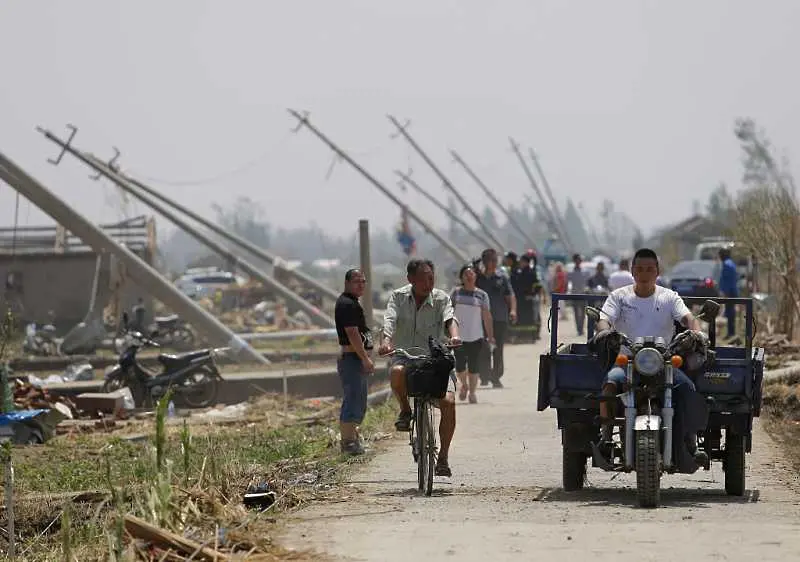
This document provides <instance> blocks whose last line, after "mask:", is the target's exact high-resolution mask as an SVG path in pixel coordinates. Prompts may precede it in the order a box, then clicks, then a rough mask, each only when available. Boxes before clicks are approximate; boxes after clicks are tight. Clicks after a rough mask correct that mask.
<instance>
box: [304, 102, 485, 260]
mask: <svg viewBox="0 0 800 562" xmlns="http://www.w3.org/2000/svg"><path fill="white" fill-rule="evenodd" d="M288 111H289V113H290V114H291V115H292V116H293V117H294V118H295V119H297V120H298V122H299V124H298V126H297V129H295V130H300V129H301V128H302V127H304V126H305V127H306V128H308V130H309V131H311V132H312V133H314V135H315V136H316V137H317V138H318V139H319V140H321V141H322V142H323V143H325V144H326V145H327V146H328V148H330V149H331V150H333V152H334V153H336V155H337V156H339V157H340V158H341V159H342V160H344V161H345V162H347V163H348V164H350V165H351V166H352V167H353V168H355V170H356V171H357V172H358V173H360V174H361V175H362V176H364V178H365V179H366V180H367V181H368V182H369V183H371V184H372V185H373V186H375V187H376V188H377V189H378V191H380V192H381V193H383V194H384V195H385V196H386V197H388V198H389V199H391V201H392V202H393V203H394V204H395V205H397V206H398V207H400V208H401V209H403V210H404V211H405V212H407V213H408V216H409V217H411V218H412V219H414V220H415V221H417V222H418V223H419V224H420V226H422V228H423V229H425V231H426V232H427V233H428V234H430V235H431V236H433V237H434V238H435V239H436V240H437V241H438V242H439V243H440V244H441V245H442V246H443V247H444V248H446V249H447V251H449V252H450V253H451V254H452V255H453V257H455V258H456V260H458V261H459V262H466V261H467V260H468V259H469V258H468V257H467V254H465V253H464V251H463V250H461V249H460V248H458V247H456V246H455V245H454V244H453V243H452V242H450V241H449V240H447V238H445V237H444V236H442V235H441V234H439V233H438V232H437V231H436V230H435V229H434V228H433V227H432V226H430V225H429V224H428V223H427V222H426V221H425V220H423V219H422V218H421V217H420V216H419V215H418V214H417V213H416V212H415V211H414V210H412V209H411V208H409V207H408V205H406V204H405V203H403V202H402V201H400V199H398V198H397V196H396V195H395V194H394V193H392V192H391V191H389V190H388V189H387V188H386V187H385V186H384V185H383V184H382V183H380V182H379V181H378V180H376V179H375V178H374V177H373V176H372V175H371V174H370V173H369V172H367V171H366V170H365V169H364V168H362V167H361V166H360V165H359V164H358V163H357V162H356V161H355V160H353V159H352V158H351V157H350V156H349V155H348V154H347V153H346V152H345V151H344V150H342V149H341V148H339V147H338V146H337V145H336V144H335V143H334V142H333V141H332V140H330V139H329V138H328V137H326V136H325V135H324V134H323V133H322V132H321V131H320V130H319V129H317V128H316V127H315V126H314V125H312V124H311V122H310V121H309V120H308V116H307V115H300V113H298V112H297V111H295V110H294V109H289V110H288Z"/></svg>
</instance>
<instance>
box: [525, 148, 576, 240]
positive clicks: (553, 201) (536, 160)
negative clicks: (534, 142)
mask: <svg viewBox="0 0 800 562" xmlns="http://www.w3.org/2000/svg"><path fill="white" fill-rule="evenodd" d="M528 155H529V156H530V157H531V160H533V164H534V166H536V170H537V171H538V172H539V177H540V178H542V185H544V191H545V193H547V198H548V199H549V200H550V203H551V204H552V205H553V213H555V215H556V217H557V218H558V220H559V222H560V223H561V225H562V226H563V227H564V230H565V231H566V229H567V225H566V223H565V222H564V215H563V214H561V211H560V210H559V208H558V203H557V202H556V198H555V197H553V191H552V190H551V189H550V182H548V181H547V176H545V175H544V170H542V166H541V165H540V164H539V158H537V157H536V152H534V150H533V149H532V148H528Z"/></svg>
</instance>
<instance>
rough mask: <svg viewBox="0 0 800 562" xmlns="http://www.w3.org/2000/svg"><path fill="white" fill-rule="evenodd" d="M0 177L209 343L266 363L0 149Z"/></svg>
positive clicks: (222, 325)
mask: <svg viewBox="0 0 800 562" xmlns="http://www.w3.org/2000/svg"><path fill="white" fill-rule="evenodd" d="M73 136H74V133H73ZM62 156H63V153H62ZM60 160H61V156H59V158H58V159H57V160H56V161H53V160H51V162H54V163H58V162H59V161H60ZM0 179H2V180H3V181H5V182H6V183H7V184H8V185H10V186H11V187H13V188H14V189H15V190H17V191H18V192H19V193H20V194H22V195H23V196H24V197H25V198H26V199H28V200H29V201H30V202H31V203H33V204H34V205H36V206H37V207H39V208H40V209H41V210H42V211H44V212H45V213H47V214H48V215H50V216H51V217H52V218H53V219H55V221H56V222H58V223H59V224H62V225H64V227H65V228H67V229H68V230H70V231H71V232H73V233H75V235H77V236H78V237H79V238H80V239H81V240H83V241H84V242H86V243H87V244H89V245H90V246H91V247H92V248H93V249H94V251H95V252H97V253H98V254H99V253H101V252H103V251H106V252H109V253H111V254H113V255H114V256H116V258H117V259H118V260H119V261H120V262H121V263H122V264H123V265H124V266H125V268H126V269H127V270H128V271H129V272H130V275H131V277H133V278H134V279H135V280H136V281H137V283H139V284H140V285H141V286H142V288H143V289H144V290H146V291H148V292H149V293H150V294H152V295H153V296H154V297H155V298H157V299H158V300H160V301H161V302H163V303H165V304H167V305H168V306H170V307H171V308H173V309H174V310H175V311H176V312H178V313H180V314H181V315H182V316H183V317H184V318H186V320H187V321H188V322H189V323H191V324H192V325H193V326H195V328H197V330H198V331H200V332H201V333H202V334H203V335H205V336H206V337H207V338H208V339H209V340H210V341H211V343H212V345H223V346H229V347H231V349H232V350H233V351H234V352H236V353H237V354H238V353H239V352H244V354H245V355H246V356H247V357H248V358H250V359H251V360H253V361H256V362H259V363H262V364H264V363H268V361H267V360H266V358H265V357H264V356H263V355H262V354H260V353H258V352H257V351H256V350H255V349H253V348H252V347H251V346H250V345H249V344H248V343H247V342H245V341H244V340H242V339H241V338H239V337H238V336H237V335H236V334H234V333H233V332H232V331H231V330H230V329H228V327H227V326H225V325H224V324H222V323H221V322H220V321H219V320H217V319H216V318H215V317H214V316H212V315H211V314H210V313H208V312H207V311H206V310H204V309H203V308H202V307H201V306H200V305H198V304H197V303H196V302H194V301H192V300H191V299H190V298H189V297H187V296H186V295H184V294H183V293H181V292H180V291H179V290H178V289H176V288H175V287H174V286H173V285H172V284H171V283H169V282H168V281H167V280H166V279H164V278H163V277H162V276H161V275H160V274H159V273H158V272H157V271H156V270H155V269H153V268H152V267H151V266H149V265H148V264H147V263H145V262H144V260H142V259H141V258H140V257H139V256H137V255H136V254H134V253H133V252H132V251H131V250H129V249H128V248H126V247H125V246H123V245H120V244H118V243H117V242H116V241H114V239H113V238H111V237H110V236H109V235H108V234H106V233H105V232H103V231H102V230H101V229H100V228H98V227H97V226H96V225H94V224H92V223H91V222H89V221H87V220H86V219H85V218H84V217H82V216H81V215H80V213H78V212H77V211H76V210H74V209H73V208H72V207H70V206H69V205H67V204H66V203H65V202H64V201H62V200H61V199H60V198H58V197H57V196H56V195H55V194H53V193H52V192H51V191H49V190H48V189H47V188H46V187H44V186H43V185H42V184H40V183H39V182H38V181H36V180H35V179H33V178H32V177H30V176H29V175H27V174H26V173H25V171H24V170H23V169H22V168H20V167H19V166H17V165H16V164H15V163H14V162H12V161H11V160H10V159H9V158H7V157H6V156H5V155H3V154H2V153H0Z"/></svg>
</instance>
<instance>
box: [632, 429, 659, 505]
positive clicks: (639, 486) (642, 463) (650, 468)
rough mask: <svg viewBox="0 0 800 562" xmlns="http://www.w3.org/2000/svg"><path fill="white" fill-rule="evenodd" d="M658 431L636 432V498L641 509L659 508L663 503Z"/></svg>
mask: <svg viewBox="0 0 800 562" xmlns="http://www.w3.org/2000/svg"><path fill="white" fill-rule="evenodd" d="M660 456H661V455H659V450H658V431H637V432H636V498H637V500H638V502H639V507H658V505H659V503H660V502H661V470H660V468H659V457H660Z"/></svg>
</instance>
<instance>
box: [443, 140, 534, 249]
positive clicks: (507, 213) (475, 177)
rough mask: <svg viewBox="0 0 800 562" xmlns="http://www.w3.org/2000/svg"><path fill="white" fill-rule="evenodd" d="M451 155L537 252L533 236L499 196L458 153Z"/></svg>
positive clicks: (452, 151) (451, 152)
mask: <svg viewBox="0 0 800 562" xmlns="http://www.w3.org/2000/svg"><path fill="white" fill-rule="evenodd" d="M450 154H452V155H453V159H454V160H455V161H456V162H457V163H459V164H460V165H461V167H462V168H464V171H465V172H467V175H468V176H469V177H471V178H472V179H473V181H474V182H475V183H477V184H478V187H480V188H481V189H482V190H483V192H484V193H485V194H486V196H487V197H488V198H489V199H491V201H492V203H494V204H495V205H497V207H499V208H500V210H501V211H503V214H504V215H505V216H506V218H507V219H508V223H509V224H510V225H511V226H513V227H514V228H515V229H516V231H517V232H519V233H520V235H521V236H522V239H523V240H525V241H527V242H528V243H529V244H530V245H531V247H532V248H533V249H534V250H535V249H536V242H534V241H533V238H531V235H530V234H528V233H527V232H525V230H523V228H522V227H521V226H520V225H519V223H518V222H517V221H516V220H514V217H513V216H511V212H510V211H509V210H508V209H506V208H505V207H504V206H503V204H502V203H501V202H500V201H499V200H498V199H497V196H495V194H494V193H492V192H491V191H490V190H489V188H488V187H486V184H485V183H483V181H482V180H481V179H480V178H479V177H478V175H477V174H476V173H475V172H473V171H472V168H470V167H469V166H467V163H466V162H464V159H463V158H461V156H459V155H458V152H456V151H455V150H451V151H450Z"/></svg>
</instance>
